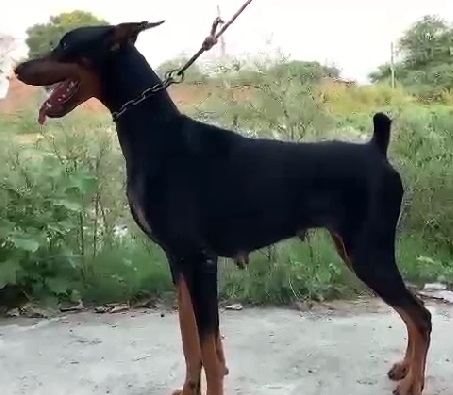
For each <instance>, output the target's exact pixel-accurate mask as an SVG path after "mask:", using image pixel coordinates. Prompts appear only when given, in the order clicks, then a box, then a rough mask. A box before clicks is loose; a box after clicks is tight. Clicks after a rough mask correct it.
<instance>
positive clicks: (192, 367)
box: [16, 22, 431, 395]
mask: <svg viewBox="0 0 453 395" xmlns="http://www.w3.org/2000/svg"><path fill="white" fill-rule="evenodd" d="M160 23H162V22H157V23H147V22H141V23H124V24H119V25H116V26H98V27H83V28H78V29H75V30H73V31H71V32H69V33H68V34H66V35H65V36H64V37H63V38H62V39H61V41H60V42H59V44H58V45H57V46H56V48H55V49H54V50H53V51H51V52H50V53H49V54H47V55H45V56H42V57H40V58H37V59H33V60H30V61H27V62H24V63H22V64H20V65H18V67H17V68H16V73H17V76H18V78H19V79H20V80H21V81H23V82H24V83H26V84H30V85H37V86H47V85H52V84H58V85H57V86H56V88H55V89H54V90H53V93H52V94H51V96H50V97H49V98H48V99H47V101H46V102H45V103H44V104H43V106H42V107H41V110H40V121H41V122H42V121H44V119H45V117H51V118H59V117H63V116H64V115H66V114H68V113H69V112H70V111H72V110H73V109H74V108H75V107H77V106H78V105H79V104H81V103H83V102H84V101H86V100H87V99H89V98H91V97H95V98H97V99H99V100H100V101H101V102H102V103H103V104H104V105H105V106H106V107H107V108H108V109H109V110H110V111H111V112H112V114H116V115H117V117H116V129H117V133H118V139H119V142H120V145H121V149H122V152H123V154H124V157H125V160H126V168H127V197H128V199H129V203H130V208H131V212H132V216H133V218H134V219H135V221H136V222H137V224H138V225H139V226H140V228H141V229H142V230H143V232H145V233H146V234H147V235H148V236H149V238H150V239H152V240H154V241H155V242H156V243H158V244H159V245H160V246H161V247H162V248H163V249H164V250H165V252H166V254H167V257H168V261H169V264H170V269H171V274H172V276H173V281H174V283H175V285H176V287H177V290H178V300H179V318H180V326H181V333H182V340H183V351H184V356H185V360H186V367H187V370H186V379H185V382H184V386H183V389H182V390H181V391H177V393H179V394H183V395H197V394H200V392H201V390H200V374H201V369H202V367H203V368H204V369H205V373H206V378H207V380H206V382H207V394H208V395H222V394H223V379H224V375H225V374H226V373H227V371H228V369H227V367H226V364H225V358H224V353H223V350H222V343H221V338H220V335H219V315H218V305H217V302H218V299H217V258H218V257H219V256H224V257H232V258H238V257H244V256H247V255H248V254H249V253H250V252H251V251H254V250H257V249H259V248H262V247H264V246H266V245H269V244H271V243H275V242H277V241H279V240H283V239H288V238H291V237H293V236H297V235H300V234H303V232H304V231H305V230H306V229H309V228H316V227H318V228H319V227H323V228H326V229H328V230H329V231H330V233H331V234H332V237H333V240H334V242H335V246H336V248H337V250H338V252H339V254H340V255H341V257H342V258H343V260H344V261H345V262H346V264H347V265H348V266H349V267H350V269H351V270H353V271H354V272H355V273H356V274H357V276H358V277H359V278H360V279H361V280H362V281H363V282H364V283H365V284H367V285H368V286H369V287H370V288H371V289H372V290H374V291H375V292H376V293H377V294H378V295H379V296H380V297H381V298H382V299H383V300H384V301H385V302H386V303H387V304H389V305H390V306H392V307H393V308H394V309H395V310H396V311H397V312H398V313H399V315H400V316H401V318H402V320H403V321H404V323H405V324H406V326H407V331H408V345H407V350H406V355H405V357H404V359H403V360H402V361H401V362H399V363H397V364H395V365H394V366H393V367H392V369H391V370H390V372H389V376H390V378H392V379H395V380H401V382H400V383H399V385H398V387H397V389H396V390H395V393H396V394H399V395H420V394H421V392H422V390H423V386H424V377H425V365H426V356H427V352H428V348H429V344H430V337H431V315H430V313H429V311H428V310H427V309H426V308H425V307H424V305H423V303H422V302H421V301H419V300H418V299H417V298H416V297H415V296H414V295H413V294H412V293H411V292H410V291H409V290H408V289H407V288H406V287H405V285H404V282H403V280H402V278H401V275H400V273H399V271H398V268H397V265H396V261H395V228H396V225H397V222H398V219H399V215H400V205H401V199H402V196H403V187H402V183H401V179H400V175H399V174H398V172H397V171H396V170H394V169H393V168H392V166H391V165H390V163H389V162H388V160H387V146H388V144H389V139H390V128H391V121H390V120H389V118H388V117H387V116H385V115H384V114H382V113H378V114H376V115H375V116H374V119H373V121H374V134H373V136H372V138H371V139H370V141H369V142H367V143H364V144H355V143H347V142H340V141H330V142H319V143H289V142H282V141H276V140H268V139H255V138H245V137H242V136H240V135H238V134H236V133H233V132H231V131H228V130H224V129H221V128H219V127H215V126H212V125H208V124H205V123H202V122H197V121H195V120H193V119H191V118H189V117H187V116H185V115H183V114H181V112H180V111H178V109H177V108H176V106H175V104H174V103H173V102H172V101H171V99H170V97H169V95H168V93H167V91H166V90H165V89H162V90H157V91H156V92H154V94H152V95H150V97H148V98H146V100H142V101H140V100H134V99H136V98H140V97H141V95H142V93H143V92H144V91H145V90H147V89H149V88H150V87H153V86H158V85H159V84H160V83H161V81H160V80H159V78H158V76H157V75H156V74H155V73H154V72H153V70H152V69H151V68H150V66H149V64H148V63H147V61H146V60H145V58H144V57H143V56H142V55H141V54H140V53H139V52H138V51H137V50H136V48H135V46H134V43H135V40H136V38H137V36H138V34H139V33H140V32H141V31H143V30H145V29H148V28H151V27H154V26H157V25H159V24H160ZM131 100H133V103H134V104H133V105H130V106H129V107H126V110H125V111H123V112H122V113H121V115H119V114H117V112H118V110H119V109H120V108H123V109H124V107H122V106H123V105H124V104H125V103H126V102H129V101H131ZM301 111H303V108H301ZM239 260H241V259H239ZM150 264H152V263H150Z"/></svg>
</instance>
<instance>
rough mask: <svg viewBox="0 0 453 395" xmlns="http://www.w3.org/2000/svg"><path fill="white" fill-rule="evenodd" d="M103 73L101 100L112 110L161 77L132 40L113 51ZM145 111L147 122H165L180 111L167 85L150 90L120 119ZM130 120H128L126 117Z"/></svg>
mask: <svg viewBox="0 0 453 395" xmlns="http://www.w3.org/2000/svg"><path fill="white" fill-rule="evenodd" d="M102 75H103V79H104V81H103V85H104V86H105V90H104V92H103V95H102V96H103V97H102V102H103V104H104V105H105V106H106V107H107V108H108V109H109V110H110V112H111V113H113V112H115V111H118V109H119V108H120V107H121V106H122V105H123V104H125V103H127V102H128V101H130V100H133V99H136V98H138V97H139V96H140V95H141V94H142V93H143V91H145V90H146V89H147V88H150V87H153V86H156V85H158V84H160V83H161V82H162V81H161V80H160V78H159V77H158V76H157V74H156V73H155V72H154V71H153V70H152V69H151V67H150V66H149V64H148V62H147V61H146V59H145V57H144V56H143V55H142V54H141V53H140V52H138V51H137V49H136V48H135V47H134V46H133V45H132V44H129V45H127V46H125V47H124V48H122V49H120V50H119V51H118V52H117V53H116V54H115V55H113V57H112V59H111V61H110V62H109V64H108V67H106V68H105V70H104V72H103V73H102ZM144 114H146V118H147V119H146V122H147V123H148V125H149V123H150V122H162V121H166V120H169V119H171V118H172V117H174V116H177V115H178V114H179V111H178V109H177V107H176V105H175V104H174V103H173V101H172V100H171V98H170V96H169V94H168V92H167V91H166V90H165V89H164V90H161V91H159V92H155V93H153V94H151V95H150V96H149V97H148V98H147V99H146V100H145V101H143V102H142V103H140V104H138V105H136V106H131V107H129V108H128V110H127V111H126V112H124V113H123V114H122V115H121V117H120V119H121V118H123V119H128V120H129V119H131V118H137V117H141V116H143V115H144ZM126 122H128V121H126Z"/></svg>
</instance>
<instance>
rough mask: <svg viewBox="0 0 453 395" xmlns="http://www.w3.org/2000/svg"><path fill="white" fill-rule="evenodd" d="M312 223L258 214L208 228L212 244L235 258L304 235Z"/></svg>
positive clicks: (209, 241) (207, 239)
mask: <svg viewBox="0 0 453 395" xmlns="http://www.w3.org/2000/svg"><path fill="white" fill-rule="evenodd" d="M308 227H309V225H308V224H307V223H303V222H300V221H296V219H295V218H291V217H288V216H281V217H277V216H274V215H270V216H257V217H252V218H247V219H244V218H242V219H240V220H234V218H226V219H225V220H223V221H222V220H220V221H216V222H215V223H212V224H211V226H208V227H206V228H205V229H204V232H203V233H204V235H205V239H206V241H207V244H208V245H209V247H210V248H211V249H212V250H213V251H214V252H215V253H216V254H218V255H219V256H225V257H231V258H234V257H236V256H238V255H240V254H244V253H250V252H252V251H255V250H258V249H260V248H263V247H266V246H268V245H270V244H273V243H276V242H279V241H281V240H285V239H289V238H292V237H295V236H297V235H299V234H302V233H303V231H304V230H305V229H307V228H308Z"/></svg>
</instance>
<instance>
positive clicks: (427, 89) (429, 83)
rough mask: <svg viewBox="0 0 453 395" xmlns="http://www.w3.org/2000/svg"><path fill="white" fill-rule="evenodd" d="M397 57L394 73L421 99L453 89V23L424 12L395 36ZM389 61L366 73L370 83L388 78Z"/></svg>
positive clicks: (433, 98) (427, 98) (431, 98)
mask: <svg viewBox="0 0 453 395" xmlns="http://www.w3.org/2000/svg"><path fill="white" fill-rule="evenodd" d="M398 52H399V54H400V55H401V60H400V61H399V62H397V63H396V64H395V77H396V80H397V82H398V83H399V84H401V85H402V86H403V87H405V88H406V89H407V90H409V92H411V93H413V94H415V95H417V96H419V97H420V98H422V99H424V100H435V99H437V98H439V97H441V96H442V92H444V91H446V90H451V89H453V78H452V75H453V27H452V26H450V25H449V24H448V23H447V22H445V21H444V20H442V19H440V18H438V17H436V16H433V15H426V16H424V17H423V18H421V19H420V20H418V21H416V22H415V23H414V24H412V26H411V27H410V28H409V29H408V30H407V31H406V32H405V33H404V35H403V36H402V37H401V38H400V39H399V40H398ZM390 74H391V70H390V65H389V64H384V65H381V66H379V68H378V70H376V71H373V72H372V73H370V74H369V78H370V79H371V81H372V82H374V83H377V82H379V83H388V82H389V81H390Z"/></svg>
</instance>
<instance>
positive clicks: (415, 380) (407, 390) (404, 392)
mask: <svg viewBox="0 0 453 395" xmlns="http://www.w3.org/2000/svg"><path fill="white" fill-rule="evenodd" d="M423 387H424V380H423V377H418V376H416V375H414V374H412V371H410V370H409V372H408V373H407V374H406V377H405V378H404V379H403V380H401V382H400V383H399V384H398V387H396V389H395V390H394V391H393V395H421V394H422V392H423Z"/></svg>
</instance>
